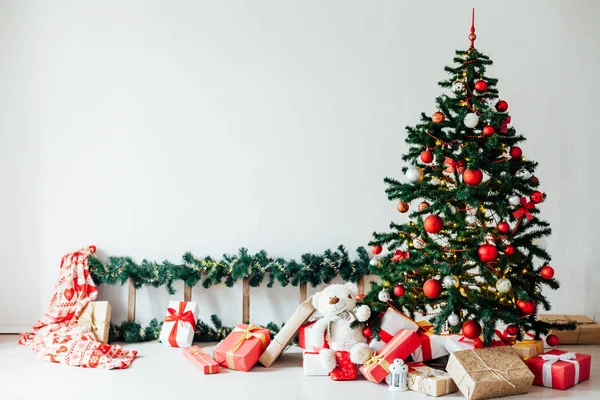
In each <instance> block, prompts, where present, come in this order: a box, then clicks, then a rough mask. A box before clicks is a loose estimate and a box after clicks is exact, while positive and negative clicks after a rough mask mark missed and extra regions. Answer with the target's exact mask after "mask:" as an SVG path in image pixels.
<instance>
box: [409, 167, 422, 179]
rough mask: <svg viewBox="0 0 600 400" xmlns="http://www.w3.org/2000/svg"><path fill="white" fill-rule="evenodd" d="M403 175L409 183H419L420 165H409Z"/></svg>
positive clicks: (420, 175)
mask: <svg viewBox="0 0 600 400" xmlns="http://www.w3.org/2000/svg"><path fill="white" fill-rule="evenodd" d="M405 176H406V179H408V181H409V182H410V183H421V181H422V180H423V170H422V169H421V168H420V167H410V168H409V169H407V170H406V173H405Z"/></svg>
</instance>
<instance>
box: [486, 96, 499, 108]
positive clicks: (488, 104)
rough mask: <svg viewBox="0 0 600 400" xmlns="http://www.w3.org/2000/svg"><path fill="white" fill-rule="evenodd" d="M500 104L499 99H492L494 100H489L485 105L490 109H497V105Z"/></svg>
mask: <svg viewBox="0 0 600 400" xmlns="http://www.w3.org/2000/svg"><path fill="white" fill-rule="evenodd" d="M497 102H498V99H492V98H488V99H487V100H486V101H485V103H486V104H487V106H488V107H496V103H497Z"/></svg>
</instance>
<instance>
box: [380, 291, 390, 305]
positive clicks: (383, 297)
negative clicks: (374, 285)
mask: <svg viewBox="0 0 600 400" xmlns="http://www.w3.org/2000/svg"><path fill="white" fill-rule="evenodd" d="M377 298H378V299H379V301H381V302H384V303H387V302H388V301H389V300H390V294H389V293H388V292H386V291H385V290H382V291H381V292H379V294H378V295H377Z"/></svg>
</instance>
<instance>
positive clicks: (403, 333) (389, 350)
mask: <svg viewBox="0 0 600 400" xmlns="http://www.w3.org/2000/svg"><path fill="white" fill-rule="evenodd" d="M420 345H421V339H420V338H419V336H418V335H417V334H416V333H415V332H413V331H409V330H406V329H402V330H400V332H398V333H397V334H396V336H394V337H393V338H392V339H391V340H390V341H389V342H388V343H387V344H386V345H385V346H383V348H382V349H381V350H379V351H378V352H376V353H375V352H373V354H372V355H371V358H370V359H369V360H367V362H365V363H364V365H363V366H362V367H360V372H361V373H362V374H363V376H364V377H365V378H367V379H368V380H370V381H371V382H375V383H379V382H381V381H382V380H384V379H385V377H386V376H387V374H389V373H390V364H391V363H392V362H394V360H395V359H396V358H401V359H403V360H404V359H405V358H406V357H408V356H409V355H410V353H412V352H413V351H415V350H416V349H417V348H418V347H419V346H420Z"/></svg>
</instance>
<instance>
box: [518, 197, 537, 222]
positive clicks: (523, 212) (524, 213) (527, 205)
mask: <svg viewBox="0 0 600 400" xmlns="http://www.w3.org/2000/svg"><path fill="white" fill-rule="evenodd" d="M534 208H535V204H534V203H533V202H532V201H529V202H528V201H527V198H525V197H521V208H519V209H518V210H517V211H515V212H513V217H515V218H520V219H523V217H527V219H528V220H529V221H531V220H532V219H533V215H532V214H531V212H530V211H529V210H533V209H534Z"/></svg>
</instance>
